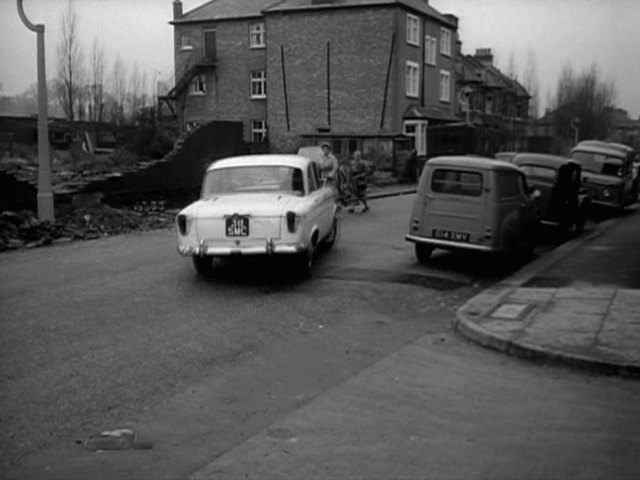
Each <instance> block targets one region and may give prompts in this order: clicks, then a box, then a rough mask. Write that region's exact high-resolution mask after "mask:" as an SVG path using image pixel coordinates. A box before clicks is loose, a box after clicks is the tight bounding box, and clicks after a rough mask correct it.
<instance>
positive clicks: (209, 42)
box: [202, 28, 216, 63]
mask: <svg viewBox="0 0 640 480" xmlns="http://www.w3.org/2000/svg"><path fill="white" fill-rule="evenodd" d="M202 36H203V39H204V44H203V45H202V56H203V60H206V61H207V62H212V63H215V61H216V31H215V29H213V28H208V29H206V30H204V31H203V32H202Z"/></svg>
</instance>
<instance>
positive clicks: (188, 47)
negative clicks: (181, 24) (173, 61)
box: [180, 32, 193, 52]
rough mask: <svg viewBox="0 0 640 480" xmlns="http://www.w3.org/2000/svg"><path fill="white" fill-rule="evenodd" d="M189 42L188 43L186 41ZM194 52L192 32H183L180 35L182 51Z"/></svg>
mask: <svg viewBox="0 0 640 480" xmlns="http://www.w3.org/2000/svg"><path fill="white" fill-rule="evenodd" d="M185 40H188V41H185ZM192 50H193V38H192V36H191V32H182V33H181V34H180V51H181V52H190V51H192Z"/></svg>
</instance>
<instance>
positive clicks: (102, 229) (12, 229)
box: [0, 204, 177, 252]
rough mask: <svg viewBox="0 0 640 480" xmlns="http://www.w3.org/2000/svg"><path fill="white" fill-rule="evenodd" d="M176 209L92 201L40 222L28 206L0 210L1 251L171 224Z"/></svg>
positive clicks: (87, 238) (156, 228)
mask: <svg viewBox="0 0 640 480" xmlns="http://www.w3.org/2000/svg"><path fill="white" fill-rule="evenodd" d="M176 213H177V211H176V210H164V209H163V208H162V207H161V206H159V205H153V206H150V205H147V204H140V205H135V206H133V207H130V208H114V207H111V206H109V205H95V206H90V207H84V208H77V209H75V210H73V211H71V212H69V213H66V214H63V215H57V216H56V219H55V221H54V222H53V223H52V222H46V221H45V222H42V221H40V220H38V218H37V215H36V214H35V213H34V212H32V211H29V210H22V211H20V212H11V211H5V212H2V213H0V252H3V251H6V250H16V249H22V248H33V247H40V246H43V245H50V244H53V243H61V242H68V241H73V240H90V239H94V238H100V237H106V236H112V235H119V234H122V233H127V232H132V231H136V230H139V231H146V230H159V229H163V228H172V227H173V224H174V218H175V215H176Z"/></svg>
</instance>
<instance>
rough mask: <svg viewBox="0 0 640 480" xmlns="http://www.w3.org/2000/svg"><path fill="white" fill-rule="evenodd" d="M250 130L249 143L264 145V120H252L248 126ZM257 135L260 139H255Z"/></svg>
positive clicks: (265, 124) (265, 126) (265, 123)
mask: <svg viewBox="0 0 640 480" xmlns="http://www.w3.org/2000/svg"><path fill="white" fill-rule="evenodd" d="M249 126H250V128H251V143H264V141H265V140H266V138H267V131H268V130H267V121H266V120H265V119H264V118H260V119H253V120H251V121H250V124H249ZM256 135H259V136H260V138H256Z"/></svg>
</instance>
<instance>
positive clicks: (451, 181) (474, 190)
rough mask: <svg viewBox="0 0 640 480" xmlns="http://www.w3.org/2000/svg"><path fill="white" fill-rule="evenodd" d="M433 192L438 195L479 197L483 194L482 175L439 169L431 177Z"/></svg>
mask: <svg viewBox="0 0 640 480" xmlns="http://www.w3.org/2000/svg"><path fill="white" fill-rule="evenodd" d="M431 190H432V191H433V192H436V193H447V194H451V195H464V196H468V197H478V196H480V194H481V193H482V174H481V173H480V172H469V171H466V170H453V169H444V168H439V169H436V170H435V171H434V172H433V176H432V177H431Z"/></svg>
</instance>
